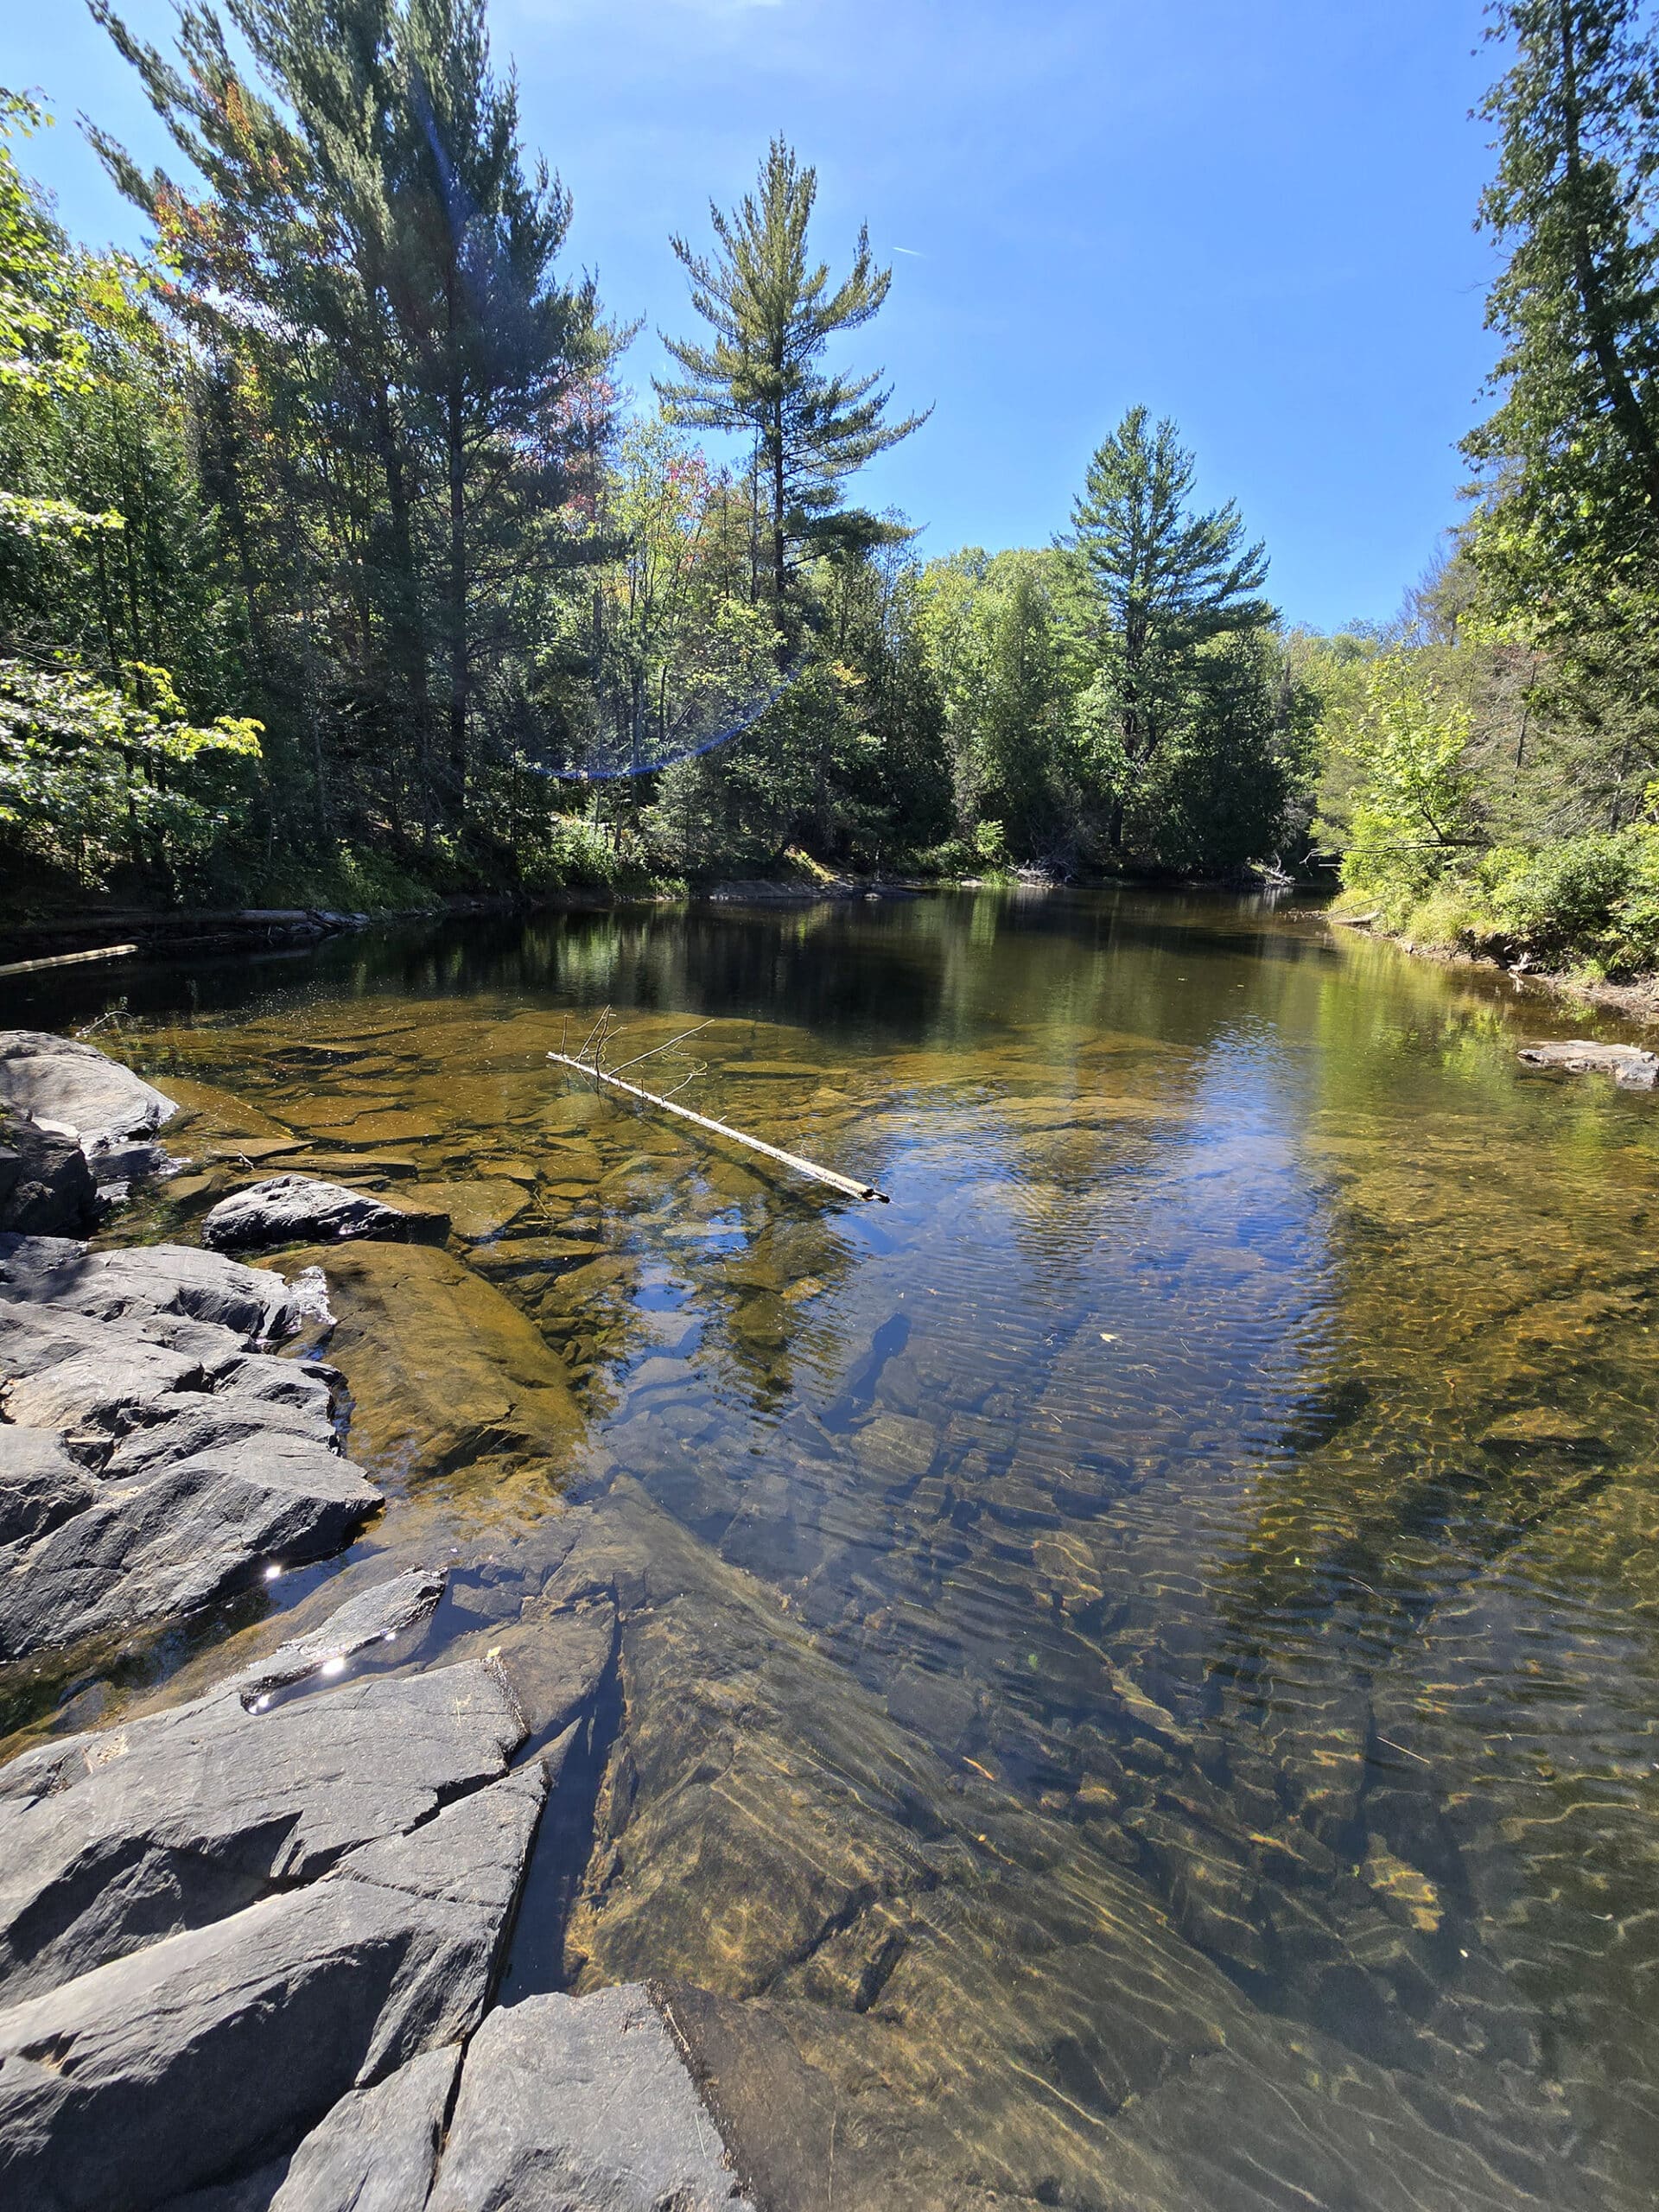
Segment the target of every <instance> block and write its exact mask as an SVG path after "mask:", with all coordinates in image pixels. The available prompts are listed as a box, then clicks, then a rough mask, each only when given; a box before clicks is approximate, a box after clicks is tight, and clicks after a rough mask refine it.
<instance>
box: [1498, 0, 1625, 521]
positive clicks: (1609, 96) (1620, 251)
mask: <svg viewBox="0 0 1659 2212" xmlns="http://www.w3.org/2000/svg"><path fill="white" fill-rule="evenodd" d="M1490 34H1491V36H1492V37H1494V38H1502V39H1504V40H1506V41H1512V43H1513V49H1514V59H1513V61H1512V63H1511V66H1510V68H1509V69H1508V70H1507V71H1505V73H1503V76H1502V77H1500V78H1499V79H1498V81H1497V84H1496V85H1495V86H1493V88H1492V91H1491V93H1490V94H1489V96H1488V98H1487V99H1486V101H1485V104H1484V108H1483V110H1482V112H1483V113H1484V115H1485V116H1486V117H1487V118H1489V119H1490V120H1491V121H1492V122H1493V123H1494V124H1496V125H1497V130H1498V147H1497V150H1498V165H1497V175H1496V176H1495V177H1494V178H1493V180H1492V181H1491V184H1490V185H1489V186H1488V187H1487V188H1486V191H1485V193H1484V196H1483V198H1482V200H1481V211H1480V212H1481V219H1482V222H1483V224H1484V226H1485V228H1486V229H1487V230H1488V231H1489V232H1491V236H1492V237H1493V238H1494V239H1495V240H1496V241H1497V244H1498V245H1500V246H1502V247H1504V248H1506V249H1507V259H1506V261H1505V264H1504V266H1503V270H1502V272H1501V273H1500V275H1499V276H1498V277H1497V282H1496V283H1494V285H1493V287H1492V291H1491V299H1490V301H1489V303H1488V309H1487V321H1488V323H1489V325H1490V327H1491V328H1493V329H1494V330H1496V331H1497V333H1498V334H1499V336H1500V337H1501V339H1502V340H1503V348H1504V350H1503V354H1502V356H1501V357H1500V359H1499V361H1498V364H1497V368H1496V370H1495V371H1494V372H1493V384H1494V386H1495V388H1496V389H1497V391H1498V392H1499V394H1500V404H1499V405H1498V407H1497V410H1496V412H1495V413H1494V414H1493V416H1491V420H1490V421H1489V422H1487V423H1485V424H1484V425H1483V426H1482V428H1481V429H1479V430H1478V431H1476V432H1475V433H1474V434H1473V435H1472V436H1471V438H1470V439H1469V441H1468V450H1469V452H1470V453H1471V456H1472V457H1474V458H1476V459H1478V460H1480V461H1486V462H1488V463H1491V464H1494V465H1496V466H1497V467H1498V468H1499V469H1500V470H1501V471H1503V499H1504V500H1505V501H1506V503H1507V521H1508V524H1509V525H1510V528H1511V529H1512V530H1513V529H1517V528H1524V529H1525V530H1526V531H1528V532H1529V534H1530V535H1531V536H1532V537H1533V539H1534V541H1535V544H1536V546H1537V549H1538V550H1539V551H1540V552H1541V553H1544V554H1545V555H1547V556H1552V557H1557V558H1560V559H1564V560H1565V559H1572V558H1575V557H1577V556H1580V555H1582V554H1585V553H1586V552H1588V553H1592V554H1594V555H1598V556H1600V557H1601V558H1602V559H1604V560H1606V559H1611V560H1612V561H1614V562H1618V561H1619V560H1621V559H1624V558H1628V557H1630V556H1636V557H1637V558H1639V559H1641V560H1642V561H1643V562H1644V563H1645V562H1647V561H1650V560H1651V559H1652V557H1653V556H1654V554H1655V552H1656V550H1659V291H1656V279H1659V231H1656V229H1655V226H1654V224H1653V220H1652V188H1653V182H1654V179H1655V176H1656V174H1659V90H1656V84H1655V75H1654V70H1655V55H1654V48H1653V45H1652V42H1651V41H1650V39H1649V38H1648V37H1647V36H1645V35H1643V30H1642V28H1641V11H1640V10H1639V8H1638V6H1637V0H1499V4H1497V5H1495V6H1494V7H1493V8H1492V10H1491V25H1490Z"/></svg>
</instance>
